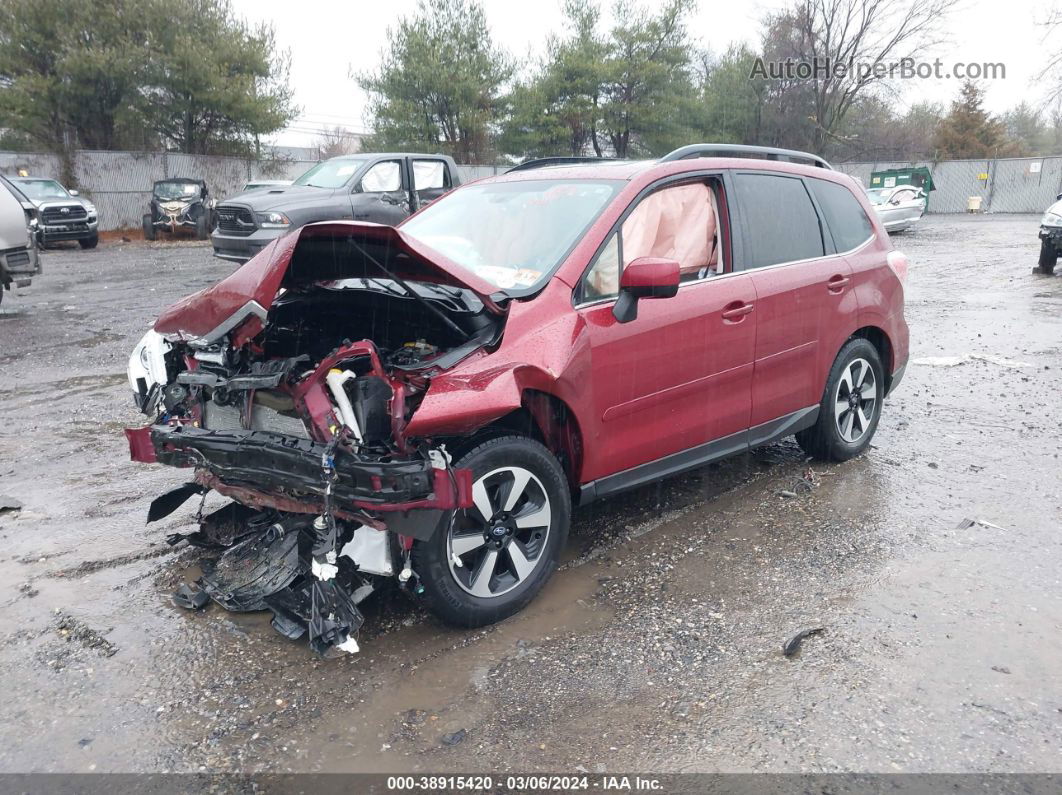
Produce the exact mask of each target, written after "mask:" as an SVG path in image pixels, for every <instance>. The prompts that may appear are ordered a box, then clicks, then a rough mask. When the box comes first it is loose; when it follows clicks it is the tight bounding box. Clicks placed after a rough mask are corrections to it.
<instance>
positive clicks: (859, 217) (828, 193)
mask: <svg viewBox="0 0 1062 795" xmlns="http://www.w3.org/2000/svg"><path fill="white" fill-rule="evenodd" d="M808 184H809V185H810V186H811V191H812V193H814V194H815V200H816V201H817V202H818V203H819V207H821V208H822V214H823V215H824V216H825V217H826V225H827V226H828V227H829V228H830V232H831V233H832V234H833V242H834V244H835V245H836V247H837V250H838V251H851V250H852V249H854V248H858V247H859V246H861V245H863V244H864V243H865V242H867V240H869V239H870V236H871V235H873V234H874V226H873V224H871V223H870V219H869V218H867V214H866V213H865V212H863V206H862V205H861V204H860V203H859V202H858V201H857V200H856V197H855V196H853V195H852V192H851V191H850V190H848V188H846V187H845V186H844V185H838V184H837V183H836V182H829V181H828V180H825V179H810V180H808ZM909 192H910V191H909ZM912 195H914V194H913V193H912Z"/></svg>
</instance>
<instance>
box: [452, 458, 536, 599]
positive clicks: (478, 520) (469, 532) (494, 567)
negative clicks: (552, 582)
mask: <svg viewBox="0 0 1062 795" xmlns="http://www.w3.org/2000/svg"><path fill="white" fill-rule="evenodd" d="M472 498H473V502H474V503H475V507H473V508H469V509H468V510H466V511H462V512H460V513H459V514H458V515H457V517H456V518H455V521H454V523H453V526H452V527H451V528H450V531H449V538H448V539H447V551H448V553H449V558H448V563H449V566H450V573H451V574H452V575H453V578H454V581H455V582H457V584H458V585H459V586H460V587H461V588H462V589H463V590H465V591H467V592H468V593H470V594H472V595H473V596H478V597H480V598H484V599H489V598H493V597H497V596H501V595H502V594H505V593H508V592H509V591H511V590H512V589H513V588H515V587H517V586H518V585H519V584H520V583H522V582H524V581H525V580H526V579H527V578H528V577H529V576H531V574H532V573H533V572H534V571H535V570H536V569H537V568H538V566H539V564H540V563H541V562H542V560H543V559H544V555H543V552H544V550H545V548H546V541H547V540H548V538H549V532H550V526H551V524H552V518H553V517H552V511H551V509H550V501H549V495H548V494H547V493H546V490H545V488H543V486H542V481H540V480H539V479H538V477H536V476H535V474H534V473H533V472H531V471H530V470H528V469H524V468H523V467H518V466H512V467H501V468H499V469H495V470H493V471H491V472H488V473H487V474H485V475H483V476H482V477H480V478H479V479H478V480H476V482H475V483H474V484H473V486H472Z"/></svg>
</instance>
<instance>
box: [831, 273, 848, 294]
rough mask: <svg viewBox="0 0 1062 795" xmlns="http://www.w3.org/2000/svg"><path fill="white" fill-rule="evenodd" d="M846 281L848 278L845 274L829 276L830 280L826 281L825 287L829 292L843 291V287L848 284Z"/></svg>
mask: <svg viewBox="0 0 1062 795" xmlns="http://www.w3.org/2000/svg"><path fill="white" fill-rule="evenodd" d="M848 281H849V279H848V277H847V276H841V275H840V274H838V275H836V276H831V277H830V280H829V281H828V282H826V289H827V290H829V291H830V292H831V293H840V292H843V291H844V288H845V287H846V286H847V285H848Z"/></svg>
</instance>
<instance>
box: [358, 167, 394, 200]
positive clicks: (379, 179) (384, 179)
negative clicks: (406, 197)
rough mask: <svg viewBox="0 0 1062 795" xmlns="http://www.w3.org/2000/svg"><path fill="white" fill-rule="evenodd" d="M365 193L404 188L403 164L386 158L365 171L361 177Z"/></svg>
mask: <svg viewBox="0 0 1062 795" xmlns="http://www.w3.org/2000/svg"><path fill="white" fill-rule="evenodd" d="M361 190H362V192H363V193H394V192H395V191H400V190H402V164H401V163H399V162H398V161H397V160H385V161H383V162H382V163H377V164H376V165H375V166H373V167H372V168H370V169H369V170H368V171H366V172H365V176H364V177H362V178H361Z"/></svg>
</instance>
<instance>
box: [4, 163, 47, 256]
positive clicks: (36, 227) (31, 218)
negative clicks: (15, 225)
mask: <svg viewBox="0 0 1062 795" xmlns="http://www.w3.org/2000/svg"><path fill="white" fill-rule="evenodd" d="M0 185H3V187H4V188H6V189H7V192H8V193H10V194H11V195H12V196H14V197H15V199H17V200H18V203H19V204H20V205H22V211H23V212H24V213H25V214H26V224H27V225H28V226H29V227H30V230H31V231H32V232H33V235H34V238H35V239H36V241H37V246H38V247H43V245H44V244H43V243H42V241H41V235H40V227H41V222H40V218H41V214H40V211H39V210H38V209H37V203H36V202H34V201H31V200H30V197H29V196H27V195H26V194H25V193H23V192H22V189H21V188H19V187H18V186H17V185H16V184H15V183H13V182H12V181H11V180H10V179H8V178H7V177H5V176H4V175H3V174H0Z"/></svg>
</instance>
